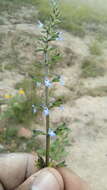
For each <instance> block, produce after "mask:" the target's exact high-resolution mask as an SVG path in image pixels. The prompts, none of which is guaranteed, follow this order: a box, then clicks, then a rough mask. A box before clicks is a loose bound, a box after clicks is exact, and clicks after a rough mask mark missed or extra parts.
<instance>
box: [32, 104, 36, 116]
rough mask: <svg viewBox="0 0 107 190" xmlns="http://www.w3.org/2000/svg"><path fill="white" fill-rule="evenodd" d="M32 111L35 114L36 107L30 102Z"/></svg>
mask: <svg viewBox="0 0 107 190" xmlns="http://www.w3.org/2000/svg"><path fill="white" fill-rule="evenodd" d="M32 112H33V114H35V113H36V112H37V109H36V107H35V105H34V104H32Z"/></svg>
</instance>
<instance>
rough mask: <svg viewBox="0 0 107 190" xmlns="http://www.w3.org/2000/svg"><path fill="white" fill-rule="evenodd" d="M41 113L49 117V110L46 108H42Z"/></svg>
mask: <svg viewBox="0 0 107 190" xmlns="http://www.w3.org/2000/svg"><path fill="white" fill-rule="evenodd" d="M43 113H44V115H45V116H47V115H49V109H48V108H47V107H44V110H43Z"/></svg>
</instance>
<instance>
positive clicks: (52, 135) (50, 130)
mask: <svg viewBox="0 0 107 190" xmlns="http://www.w3.org/2000/svg"><path fill="white" fill-rule="evenodd" d="M48 135H49V136H50V137H56V133H55V132H54V131H53V130H52V129H49V131H48Z"/></svg>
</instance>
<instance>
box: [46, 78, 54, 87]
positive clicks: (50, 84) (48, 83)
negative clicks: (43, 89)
mask: <svg viewBox="0 0 107 190" xmlns="http://www.w3.org/2000/svg"><path fill="white" fill-rule="evenodd" d="M44 82H45V86H47V87H51V86H52V83H51V82H50V80H49V79H45V81H44Z"/></svg>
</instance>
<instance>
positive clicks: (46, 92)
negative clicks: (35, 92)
mask: <svg viewBox="0 0 107 190" xmlns="http://www.w3.org/2000/svg"><path fill="white" fill-rule="evenodd" d="M47 49H48V42H47ZM48 69H49V68H48V52H47V51H46V52H45V77H48V72H49V71H48ZM48 97H49V89H48V87H47V86H45V104H46V107H47V108H48V105H49V102H48ZM49 124H50V122H49V115H47V116H46V167H47V166H48V165H49V151H50V136H49V134H48V131H49Z"/></svg>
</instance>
